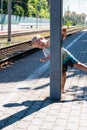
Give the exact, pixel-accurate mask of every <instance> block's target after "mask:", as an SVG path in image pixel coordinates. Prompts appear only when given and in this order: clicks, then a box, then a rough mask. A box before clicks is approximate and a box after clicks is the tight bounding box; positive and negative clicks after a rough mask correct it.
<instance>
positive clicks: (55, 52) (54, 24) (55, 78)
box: [50, 0, 62, 100]
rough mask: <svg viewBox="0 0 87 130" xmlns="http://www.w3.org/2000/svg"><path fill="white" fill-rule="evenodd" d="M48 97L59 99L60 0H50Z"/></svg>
mask: <svg viewBox="0 0 87 130" xmlns="http://www.w3.org/2000/svg"><path fill="white" fill-rule="evenodd" d="M50 3H51V8H50V10H51V14H50V16H51V18H50V36H51V38H50V40H51V41H50V42H51V45H50V47H51V60H50V97H51V98H52V99H58V100H60V99H61V26H62V23H61V21H62V20H61V19H62V0H50Z"/></svg>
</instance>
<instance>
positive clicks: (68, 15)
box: [67, 5, 69, 28]
mask: <svg viewBox="0 0 87 130" xmlns="http://www.w3.org/2000/svg"><path fill="white" fill-rule="evenodd" d="M67 28H69V5H68V27H67Z"/></svg>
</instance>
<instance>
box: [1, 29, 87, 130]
mask: <svg viewBox="0 0 87 130" xmlns="http://www.w3.org/2000/svg"><path fill="white" fill-rule="evenodd" d="M63 46H64V47H65V48H67V49H68V50H69V51H70V52H71V53H72V54H73V55H74V56H75V57H76V58H77V59H78V60H80V61H81V62H83V63H84V64H86V65H87V30H84V31H81V32H78V33H76V34H73V35H71V36H69V37H67V38H66V40H65V41H64V43H63ZM41 57H43V53H42V51H41V50H40V51H38V52H35V53H33V54H32V55H29V56H27V57H25V58H23V59H20V60H19V61H16V62H15V63H13V64H11V65H8V66H6V67H5V68H1V69H0V130H2V129H3V130H86V129H87V72H83V71H81V70H78V69H76V68H69V69H68V71H67V81H66V84H65V91H66V93H65V94H62V97H61V100H60V101H55V100H52V99H50V95H49V91H50V62H49V61H48V62H45V63H41V62H40V61H39V59H40V58H41Z"/></svg>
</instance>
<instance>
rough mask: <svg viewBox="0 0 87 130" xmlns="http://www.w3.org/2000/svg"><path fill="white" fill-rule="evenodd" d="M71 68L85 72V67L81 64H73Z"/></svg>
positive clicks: (86, 69) (86, 70)
mask: <svg viewBox="0 0 87 130" xmlns="http://www.w3.org/2000/svg"><path fill="white" fill-rule="evenodd" d="M73 66H74V67H76V68H78V69H80V70H83V71H85V72H87V66H86V65H84V64H82V63H80V62H78V63H76V64H74V65H73Z"/></svg>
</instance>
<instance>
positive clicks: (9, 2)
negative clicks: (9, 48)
mask: <svg viewBox="0 0 87 130" xmlns="http://www.w3.org/2000/svg"><path fill="white" fill-rule="evenodd" d="M11 3H12V0H8V42H9V41H11Z"/></svg>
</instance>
